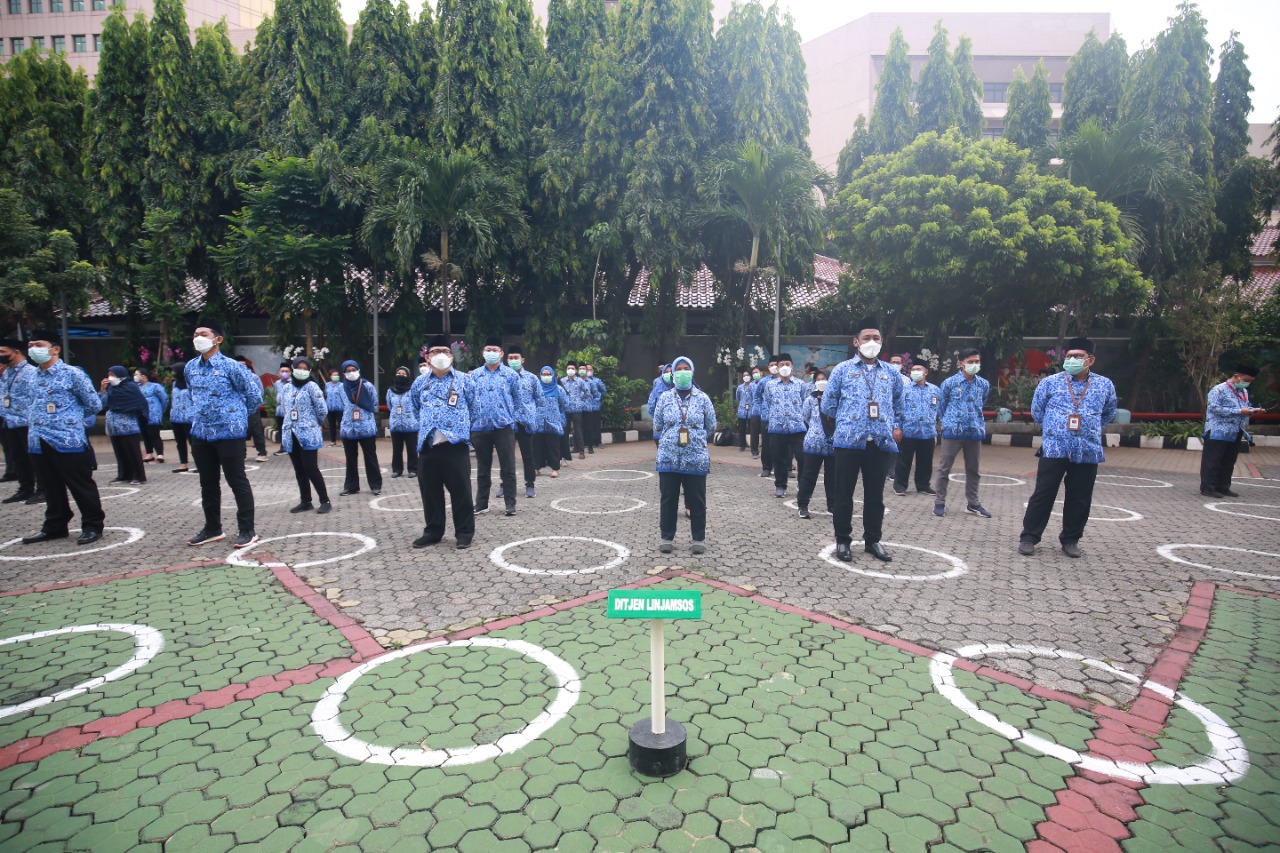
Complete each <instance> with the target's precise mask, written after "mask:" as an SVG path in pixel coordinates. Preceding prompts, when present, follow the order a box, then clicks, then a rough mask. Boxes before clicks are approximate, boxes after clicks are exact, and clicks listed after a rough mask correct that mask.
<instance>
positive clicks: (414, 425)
mask: <svg viewBox="0 0 1280 853" xmlns="http://www.w3.org/2000/svg"><path fill="white" fill-rule="evenodd" d="M410 387H411V388H412V386H410ZM408 396H409V392H408V391H405V392H404V393H403V394H397V393H396V392H395V389H393V388H388V389H387V412H388V413H389V415H390V418H389V420H388V421H387V429H389V430H390V431H391V432H417V431H418V419H417V417H415V416H414V414H413V410H412V409H411V408H410V407H409V401H408V399H407V398H408Z"/></svg>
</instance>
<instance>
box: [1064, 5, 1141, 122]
mask: <svg viewBox="0 0 1280 853" xmlns="http://www.w3.org/2000/svg"><path fill="white" fill-rule="evenodd" d="M1128 71H1129V49H1128V46H1127V45H1126V44H1125V41H1124V38H1122V37H1121V36H1120V35H1119V34H1118V33H1113V34H1112V35H1111V37H1110V38H1108V39H1107V40H1106V42H1105V43H1103V42H1100V41H1098V34H1097V32H1095V31H1094V30H1090V31H1089V34H1088V35H1087V36H1085V39H1084V44H1082V45H1081V46H1080V49H1079V50H1077V51H1076V54H1075V56H1073V57H1071V63H1070V64H1069V65H1068V66H1067V73H1066V76H1065V77H1064V78H1063V81H1062V135H1063V136H1070V135H1071V134H1073V133H1075V132H1076V131H1077V130H1078V129H1079V128H1080V125H1082V124H1084V123H1085V122H1086V121H1088V120H1089V119H1093V120H1094V121H1095V122H1096V123H1097V124H1098V126H1099V127H1101V128H1102V129H1103V130H1110V129H1111V128H1113V127H1115V125H1116V122H1117V121H1119V118H1120V102H1121V100H1122V99H1123V98H1124V81H1125V78H1126V77H1127V76H1128Z"/></svg>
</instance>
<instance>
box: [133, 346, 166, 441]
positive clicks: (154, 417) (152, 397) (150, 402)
mask: <svg viewBox="0 0 1280 853" xmlns="http://www.w3.org/2000/svg"><path fill="white" fill-rule="evenodd" d="M133 381H134V382H136V383H138V387H139V388H140V389H142V396H143V397H145V398H146V400H147V418H148V423H147V427H146V429H145V430H143V432H142V444H143V446H144V447H145V448H146V450H147V455H146V456H144V457H142V461H143V462H164V439H163V438H161V437H160V427H161V426H162V425H163V424H164V410H165V409H166V408H168V406H169V395H168V394H167V393H166V392H165V390H164V385H162V384H161V383H159V382H157V381H156V375H155V373H153V372H150V371H147V370H144V369H143V368H141V367H139V368H138V369H137V370H135V371H133Z"/></svg>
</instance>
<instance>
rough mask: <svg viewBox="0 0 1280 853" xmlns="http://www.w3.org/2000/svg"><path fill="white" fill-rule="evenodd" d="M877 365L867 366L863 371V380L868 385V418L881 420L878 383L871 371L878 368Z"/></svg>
mask: <svg viewBox="0 0 1280 853" xmlns="http://www.w3.org/2000/svg"><path fill="white" fill-rule="evenodd" d="M878 369H879V368H877V367H872V368H870V369H867V368H865V366H864V369H863V371H862V382H863V384H865V385H866V386H867V419H868V420H873V421H878V420H880V403H879V402H878V401H877V400H876V383H875V380H874V379H872V378H871V371H872V370H878Z"/></svg>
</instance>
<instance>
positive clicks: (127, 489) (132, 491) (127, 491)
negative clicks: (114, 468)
mask: <svg viewBox="0 0 1280 853" xmlns="http://www.w3.org/2000/svg"><path fill="white" fill-rule="evenodd" d="M107 489H111V490H112V491H113V492H114V491H118V492H120V494H118V495H104V494H102V493H103V492H105V491H106V490H107ZM140 491H142V490H141V489H139V488H138V487H136V486H98V494H99V495H100V496H101V497H102V499H103V500H104V501H109V500H111V499H112V498H127V497H129V495H136V494H137V493H138V492H140Z"/></svg>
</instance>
